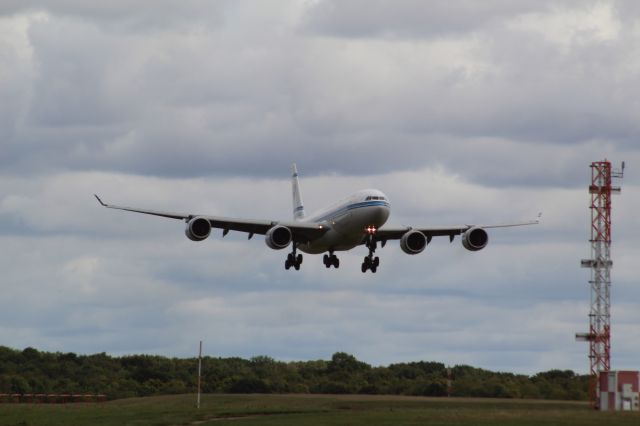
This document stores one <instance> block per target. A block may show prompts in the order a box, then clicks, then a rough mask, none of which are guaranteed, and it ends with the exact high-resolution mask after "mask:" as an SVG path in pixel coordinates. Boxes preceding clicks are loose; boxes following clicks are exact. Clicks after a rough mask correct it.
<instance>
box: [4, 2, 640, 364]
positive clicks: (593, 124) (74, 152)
mask: <svg viewBox="0 0 640 426" xmlns="http://www.w3.org/2000/svg"><path fill="white" fill-rule="evenodd" d="M639 58H640V7H639V6H638V4H637V2H634V1H631V0H629V1H520V2H513V1H504V0H492V1H483V2H476V1H466V0H460V1H453V2H452V1H439V0H434V1H429V2H424V1H416V0H402V1H398V0H397V1H373V0H367V1H364V0H346V1H333V0H324V1H322V0H320V1H309V0H273V1H259V2H257V1H244V0H234V1H216V2H208V1H199V0H190V1H169V0H163V1H156V2H152V3H150V2H146V1H120V0H114V1H110V2H85V1H80V0H49V1H44V0H43V1H37V0H26V1H25V0H20V1H18V0H15V1H13V0H8V1H3V2H2V3H1V4H0V250H1V252H0V267H1V268H2V270H3V271H4V273H3V279H2V281H1V287H0V289H1V291H2V294H3V297H1V298H0V344H1V345H7V346H11V347H17V348H22V347H26V346H33V347H36V348H39V349H44V350H52V351H74V352H80V353H93V352H102V351H106V352H108V353H112V354H127V353H153V354H162V355H168V356H190V355H192V354H193V353H194V351H195V349H196V347H197V342H198V340H200V339H203V340H204V341H205V349H206V352H207V353H208V354H210V355H220V356H244V357H250V356H254V355H260V354H265V355H269V356H272V357H274V358H277V359H284V360H290V359H317V358H325V359H327V358H328V357H330V355H331V354H332V353H333V352H336V351H347V352H350V353H353V354H354V355H355V356H357V357H358V358H359V359H362V360H365V361H367V362H370V363H372V364H388V363H391V362H399V361H408V360H421V359H423V360H436V361H444V362H447V363H452V364H455V363H467V364H471V365H474V366H479V367H485V368H490V369H494V370H506V371H514V372H521V373H533V372H537V371H541V370H545V369H551V368H571V369H574V370H576V371H579V372H581V373H585V372H586V371H587V367H588V360H587V347H586V345H584V344H579V343H575V342H574V339H573V335H574V333H575V332H582V331H587V328H588V317H587V314H588V308H589V287H588V279H589V272H588V271H587V270H582V269H580V268H579V260H580V259H581V258H586V257H588V256H589V245H588V241H587V240H588V229H589V210H588V208H587V207H588V203H589V197H588V194H587V191H586V187H587V185H588V183H589V178H590V171H589V168H588V165H589V163H590V162H591V161H596V160H601V159H604V158H608V159H610V160H612V161H614V163H615V164H616V165H618V164H619V162H620V161H622V160H625V161H626V162H627V164H628V166H629V167H628V168H627V170H626V175H625V178H624V182H623V191H622V195H621V196H619V197H616V198H615V200H614V246H613V250H612V251H613V255H614V264H615V269H614V271H613V280H614V283H613V309H612V315H613V319H612V322H613V367H614V368H617V369H637V368H639V366H638V365H637V354H638V353H640V343H639V342H640V329H639V328H638V327H637V324H638V323H640V290H638V285H637V273H636V269H637V268H635V263H636V259H637V258H638V256H640V247H639V246H638V244H637V241H638V240H639V237H640V232H638V227H639V225H640V223H639V222H640V219H638V218H637V214H635V212H637V211H638V207H639V204H640V201H639V200H640V197H639V196H638V195H639V184H640V182H639V178H638V176H639V175H638V173H637V171H636V169H637V166H636V165H637V164H640V149H639V145H638V144H639V141H640V124H639V123H640V121H639V120H638V117H639V116H640V102H639V101H638V99H640V85H638V81H639V76H640V59H639ZM294 161H295V162H297V163H298V166H299V168H300V171H301V176H302V183H301V184H302V190H303V197H304V199H305V202H306V203H305V204H306V206H307V209H308V210H314V209H319V208H322V207H323V206H325V205H326V204H328V203H331V202H333V201H335V200H336V199H337V198H339V197H342V196H344V195H347V194H348V193H349V192H351V191H355V190H357V189H361V188H365V187H375V188H379V189H380V190H382V191H384V192H385V193H386V194H387V195H388V196H389V197H390V199H391V202H392V205H393V213H392V217H391V219H390V222H391V223H393V224H407V225H431V224H433V225H447V224H457V223H494V222H501V221H510V220H519V219H523V218H530V217H533V216H534V215H535V214H536V213H537V212H538V211H540V210H542V211H544V221H543V224H542V225H540V226H538V227H535V228H527V229H509V230H496V231H494V232H492V233H491V235H490V239H491V243H490V245H489V246H488V247H487V248H486V249H485V250H483V251H481V252H477V253H471V252H468V251H466V250H464V248H462V246H461V245H460V242H459V241H458V240H456V241H455V242H454V243H453V244H449V242H448V240H446V239H444V240H437V241H436V240H434V242H433V243H432V245H430V246H429V248H428V249H427V250H426V252H425V253H423V254H421V255H418V256H407V255H405V254H404V253H403V252H402V251H401V250H400V249H399V247H398V246H397V244H389V245H388V246H387V247H385V248H384V249H383V250H382V251H381V252H380V256H381V268H380V270H379V272H378V273H377V274H375V275H373V274H366V275H365V274H362V273H361V272H360V270H359V265H360V262H361V258H362V256H364V254H365V250H364V249H360V250H354V251H352V252H350V253H344V254H341V256H340V257H341V268H340V269H339V270H333V269H332V270H326V269H325V268H324V266H323V265H322V262H321V258H320V257H317V256H307V257H305V262H304V265H303V267H302V270H301V271H300V272H293V271H285V270H284V268H283V262H284V257H285V253H284V252H280V251H272V250H270V249H268V248H267V247H266V246H265V245H264V242H263V241H261V238H254V239H253V240H251V241H246V236H245V235H233V233H231V234H230V235H228V236H227V237H226V238H225V239H224V240H223V239H221V238H220V233H219V232H218V233H216V234H215V235H214V236H213V237H212V238H211V239H209V240H207V241H205V242H202V243H193V242H191V241H189V240H187V239H186V238H185V237H184V234H183V224H181V223H180V222H177V221H171V220H164V219H160V218H149V217H144V216H140V215H134V214H127V213H124V212H116V211H110V210H106V209H100V208H99V206H98V205H97V203H96V202H95V200H94V199H93V197H92V195H91V194H93V193H94V192H96V193H99V194H101V195H102V196H103V197H104V198H105V199H106V200H107V201H110V202H114V203H120V204H127V205H139V206H141V207H149V208H157V209H164V210H177V211H189V212H196V213H197V212H200V213H208V214H220V215H225V216H237V217H249V218H260V217H265V218H270V219H288V218H289V216H290V204H291V200H290V198H289V197H290V188H289V167H290V163H292V162H294Z"/></svg>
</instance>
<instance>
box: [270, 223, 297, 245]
mask: <svg viewBox="0 0 640 426" xmlns="http://www.w3.org/2000/svg"><path fill="white" fill-rule="evenodd" d="M292 239H293V234H292V233H291V230H290V229H289V228H287V227H286V226H282V225H276V226H274V227H273V228H271V229H269V230H268V231H267V233H266V234H265V236H264V241H265V242H266V243H267V246H269V248H272V249H274V250H282V249H283V248H286V247H287V246H288V245H289V244H290V243H291V240H292Z"/></svg>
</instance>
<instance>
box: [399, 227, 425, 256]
mask: <svg viewBox="0 0 640 426" xmlns="http://www.w3.org/2000/svg"><path fill="white" fill-rule="evenodd" d="M427 244H429V242H428V241H427V237H426V236H425V235H424V234H423V233H422V232H420V231H407V232H406V233H405V234H404V235H403V236H402V238H400V248H401V249H402V251H404V252H405V253H407V254H418V253H422V250H424V248H425V247H426V246H427Z"/></svg>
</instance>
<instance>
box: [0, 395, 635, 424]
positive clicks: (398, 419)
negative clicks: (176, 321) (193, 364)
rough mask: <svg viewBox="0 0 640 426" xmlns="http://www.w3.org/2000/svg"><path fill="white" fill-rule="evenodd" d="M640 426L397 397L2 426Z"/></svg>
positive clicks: (577, 409) (158, 405)
mask: <svg viewBox="0 0 640 426" xmlns="http://www.w3.org/2000/svg"><path fill="white" fill-rule="evenodd" d="M190 424H203V425H231V424H238V425H240V424H241V425H243V426H244V425H278V426H281V425H283V426H286V425H310V426H313V425H323V426H324V425H353V426H358V425H366V426H372V425H394V426H395V425H456V426H461V425H474V426H483V425H531V426H534V425H536V426H538V425H576V426H578V425H579V426H589V425H594V426H595V425H598V426H600V425H613V426H615V425H621V426H625V425H629V426H631V425H633V426H638V425H640V413H609V412H595V411H593V410H592V409H590V408H589V406H588V405H587V404H584V403H575V402H561V401H559V402H558V401H554V402H544V401H523V400H495V399H458V398H452V399H447V398H411V397H394V396H388V397H385V396H358V395H352V396H351V395H346V396H319V395H205V396H203V399H202V406H201V408H200V410H197V409H196V408H195V396H193V395H178V396H162V397H151V398H132V399H124V400H118V401H111V402H107V403H102V404H70V405H44V404H39V405H35V404H2V405H0V425H20V426H27V425H29V426H31V425H33V426H48V425H56V426H57V425H158V426H160V425H190Z"/></svg>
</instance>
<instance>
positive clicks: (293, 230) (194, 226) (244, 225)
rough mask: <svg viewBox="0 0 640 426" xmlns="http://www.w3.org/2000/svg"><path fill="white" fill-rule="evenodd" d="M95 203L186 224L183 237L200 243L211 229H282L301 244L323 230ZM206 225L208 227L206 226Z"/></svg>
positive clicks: (316, 226) (251, 232)
mask: <svg viewBox="0 0 640 426" xmlns="http://www.w3.org/2000/svg"><path fill="white" fill-rule="evenodd" d="M95 197H96V199H97V200H98V202H99V203H100V204H101V205H102V206H103V207H106V208H109V209H116V210H124V211H129V212H134V213H142V214H147V215H152V216H160V217H166V218H170V219H180V220H184V221H185V222H187V230H186V232H187V236H188V237H189V238H190V239H192V240H195V241H201V240H203V239H205V238H207V237H208V236H209V232H210V231H211V228H217V229H222V230H223V233H224V235H226V234H227V233H228V232H229V231H238V232H245V233H248V234H249V236H250V237H251V236H253V235H254V234H257V235H266V234H267V233H268V232H269V231H270V230H272V229H274V228H275V227H284V228H287V229H288V230H289V231H290V234H291V239H292V240H293V241H295V242H299V243H304V242H308V241H311V240H313V239H315V238H318V237H320V236H322V235H323V234H324V233H325V232H326V231H327V229H326V228H325V227H323V226H322V225H320V224H317V223H308V222H286V221H285V222H282V221H274V220H263V219H239V218H232V217H222V216H208V215H198V214H192V213H176V212H166V211H159V210H148V209H140V208H134V207H124V206H117V205H113V204H107V203H105V202H103V201H102V200H101V199H100V197H98V196H97V195H95ZM207 223H208V225H207Z"/></svg>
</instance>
